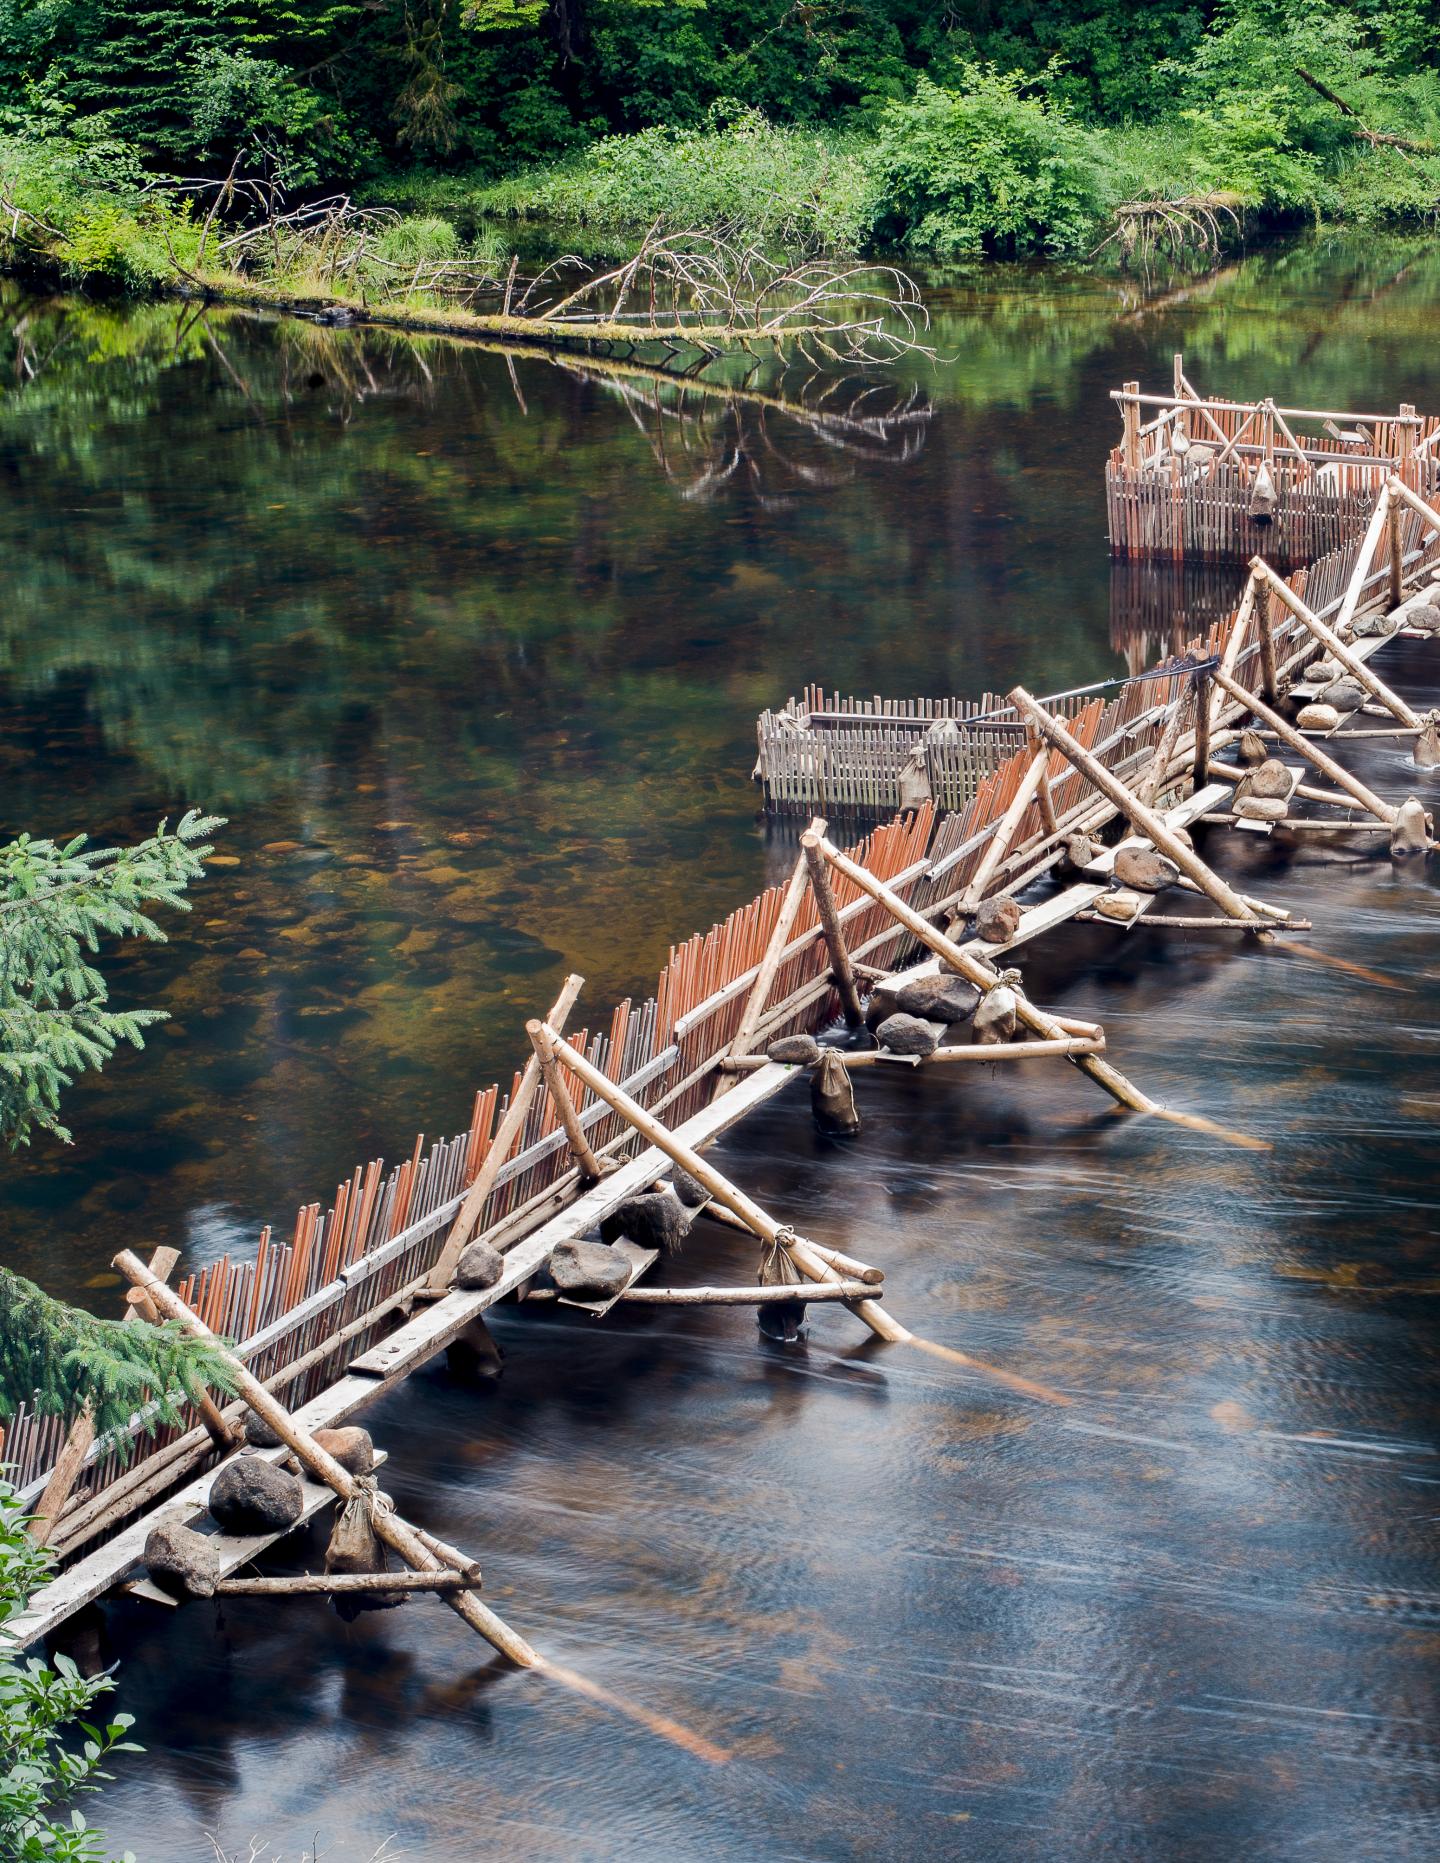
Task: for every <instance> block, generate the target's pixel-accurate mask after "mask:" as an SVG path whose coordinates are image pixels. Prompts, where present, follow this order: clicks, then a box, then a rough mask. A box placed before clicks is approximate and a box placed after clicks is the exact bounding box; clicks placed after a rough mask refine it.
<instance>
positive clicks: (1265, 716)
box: [1215, 672, 1396, 828]
mask: <svg viewBox="0 0 1440 1863" xmlns="http://www.w3.org/2000/svg"><path fill="white" fill-rule="evenodd" d="M1215 678H1216V681H1217V682H1218V684H1219V685H1220V687H1221V689H1222V690H1223V691H1225V692H1228V693H1229V694H1230V697H1231V698H1232V699H1234V700H1236V702H1237V703H1238V704H1241V705H1243V706H1245V707H1246V709H1247V710H1248V711H1252V712H1254V714H1255V716H1256V717H1257V718H1259V719H1261V720H1262V721H1263V722H1264V723H1265V724H1267V725H1268V726H1269V727H1270V729H1271V730H1272V731H1273V732H1274V733H1275V735H1276V737H1278V738H1279V739H1280V741H1281V743H1283V744H1288V745H1289V746H1290V748H1291V749H1292V750H1298V751H1299V753H1300V755H1301V756H1302V757H1306V758H1308V759H1309V761H1310V762H1311V763H1313V764H1314V765H1315V768H1316V769H1317V770H1320V771H1322V772H1323V773H1324V774H1325V775H1326V776H1328V777H1329V778H1330V780H1331V782H1332V783H1334V784H1335V785H1336V786H1337V787H1338V788H1340V789H1343V790H1344V791H1345V792H1346V793H1347V794H1348V795H1352V796H1354V798H1355V800H1356V801H1357V802H1358V803H1359V804H1360V806H1361V808H1363V809H1368V810H1369V811H1370V813H1371V814H1372V815H1373V816H1374V817H1375V819H1376V820H1377V821H1381V822H1384V824H1385V826H1386V827H1387V828H1390V827H1393V826H1394V823H1395V816H1396V810H1394V809H1393V808H1391V806H1390V804H1389V803H1388V802H1382V801H1381V799H1380V797H1379V796H1377V795H1376V794H1375V792H1374V790H1373V789H1367V788H1366V786H1365V784H1364V783H1362V782H1361V781H1360V779H1359V777H1358V776H1352V775H1351V774H1350V772H1349V771H1348V770H1347V769H1346V768H1345V767H1344V766H1343V765H1342V764H1339V763H1337V762H1336V761H1335V759H1334V758H1333V757H1327V756H1326V754H1325V752H1324V751H1323V750H1321V749H1320V747H1319V746H1318V745H1317V744H1315V743H1313V742H1312V741H1311V739H1309V738H1307V737H1305V736H1303V735H1302V734H1301V733H1300V732H1299V731H1297V730H1296V729H1295V727H1294V726H1293V725H1292V724H1290V723H1288V722H1287V721H1286V720H1285V719H1284V718H1282V717H1281V716H1280V714H1279V712H1272V711H1271V710H1270V707H1269V706H1268V705H1266V704H1264V703H1263V702H1262V701H1261V700H1260V699H1257V698H1256V697H1255V695H1254V693H1253V692H1247V691H1246V690H1245V688H1244V687H1243V686H1242V685H1239V684H1237V682H1236V681H1235V680H1233V679H1231V678H1230V677H1229V675H1228V674H1226V673H1218V672H1217V673H1216V675H1215Z"/></svg>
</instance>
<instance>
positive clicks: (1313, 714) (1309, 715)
mask: <svg viewBox="0 0 1440 1863" xmlns="http://www.w3.org/2000/svg"><path fill="white" fill-rule="evenodd" d="M1339 722H1340V714H1339V712H1337V711H1336V709H1335V707H1334V706H1333V705H1302V706H1301V707H1300V709H1299V711H1298V712H1297V713H1296V714H1295V723H1296V726H1297V727H1298V728H1299V729H1300V730H1301V731H1333V730H1334V729H1335V727H1336V725H1338V724H1339Z"/></svg>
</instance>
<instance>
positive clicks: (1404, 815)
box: [1390, 796, 1431, 860]
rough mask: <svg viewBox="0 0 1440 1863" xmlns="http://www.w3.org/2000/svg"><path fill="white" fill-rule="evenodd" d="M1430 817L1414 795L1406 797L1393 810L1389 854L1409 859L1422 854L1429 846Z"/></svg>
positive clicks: (1396, 858)
mask: <svg viewBox="0 0 1440 1863" xmlns="http://www.w3.org/2000/svg"><path fill="white" fill-rule="evenodd" d="M1430 831H1431V822H1430V817H1429V816H1428V815H1427V814H1426V813H1425V810H1424V807H1423V805H1422V804H1421V802H1420V801H1419V799H1418V798H1417V797H1415V796H1410V797H1408V798H1407V799H1406V800H1405V801H1404V802H1402V803H1401V804H1400V807H1399V808H1398V809H1397V810H1396V812H1395V825H1394V827H1393V828H1392V829H1391V830H1390V854H1391V857H1392V859H1395V860H1409V859H1410V858H1412V857H1413V856H1414V855H1416V854H1424V853H1426V852H1427V851H1428V850H1429V847H1430Z"/></svg>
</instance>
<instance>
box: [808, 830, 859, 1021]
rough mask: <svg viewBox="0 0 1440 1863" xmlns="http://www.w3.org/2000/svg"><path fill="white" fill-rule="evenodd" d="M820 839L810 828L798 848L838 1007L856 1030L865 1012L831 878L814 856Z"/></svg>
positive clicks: (822, 862)
mask: <svg viewBox="0 0 1440 1863" xmlns="http://www.w3.org/2000/svg"><path fill="white" fill-rule="evenodd" d="M821 839H823V837H822V836H820V835H817V834H816V832H815V830H814V829H813V828H807V829H806V831H805V833H804V834H802V835H801V837H800V847H801V850H802V852H803V853H804V856H805V866H806V869H807V871H808V873H809V876H810V890H811V892H812V893H813V894H814V895H815V904H816V906H817V908H818V909H819V913H820V929H821V930H822V931H823V932H824V934H825V945H826V949H827V950H828V951H829V953H830V968H831V970H832V971H833V972H834V974H835V987H836V989H838V990H839V992H840V1007H841V1008H842V1009H843V1010H844V1012H845V1020H846V1021H847V1022H848V1023H849V1024H850V1026H851V1028H852V1029H858V1028H859V1026H860V1024H861V1023H862V1022H863V1021H864V1020H865V1011H864V1010H863V1009H862V1008H861V1007H860V992H859V991H858V990H857V989H856V987H855V972H854V970H853V969H852V968H851V965H850V953H849V951H848V950H847V949H846V947H845V932H844V930H843V928H842V926H841V924H840V914H839V912H838V911H837V910H836V907H835V895H834V893H833V892H832V891H831V890H830V876H829V874H827V873H826V871H825V862H824V861H823V860H822V859H821V858H820V855H819V854H818V853H817V852H816V847H817V844H818V843H819V842H820V840H821Z"/></svg>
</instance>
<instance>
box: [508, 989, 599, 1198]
mask: <svg viewBox="0 0 1440 1863" xmlns="http://www.w3.org/2000/svg"><path fill="white" fill-rule="evenodd" d="M525 1033H526V1034H527V1035H528V1036H529V1037H530V1045H531V1046H532V1047H533V1048H534V1050H535V1053H536V1055H537V1056H538V1057H539V1061H540V1072H541V1075H542V1076H543V1078H544V1081H545V1089H546V1091H547V1092H548V1093H549V1095H550V1101H551V1104H552V1105H553V1106H554V1108H555V1110H556V1112H557V1113H558V1114H559V1115H560V1123H561V1125H562V1126H564V1128H565V1137H566V1139H567V1140H568V1141H569V1145H570V1152H571V1156H572V1157H573V1158H574V1160H575V1162H576V1164H578V1165H579V1167H580V1176H581V1178H582V1179H583V1180H584V1182H585V1183H586V1184H598V1183H599V1182H600V1179H601V1178H602V1177H603V1176H604V1174H605V1167H604V1165H602V1164H601V1162H600V1160H599V1159H598V1158H597V1157H596V1156H595V1153H594V1151H593V1150H592V1149H591V1146H590V1141H589V1139H587V1138H586V1136H585V1128H584V1126H582V1125H581V1123H580V1115H579V1113H577V1112H576V1110H575V1102H574V1100H572V1099H571V1097H570V1089H569V1088H568V1087H567V1086H566V1085H565V1081H564V1078H563V1076H562V1075H561V1072H560V1063H559V1062H558V1061H557V1060H556V1058H555V1047H554V1044H553V1043H552V1042H551V1040H550V1037H549V1035H548V1034H547V1033H546V1031H545V1024H544V1023H543V1022H537V1021H535V1020H534V1019H533V1018H532V1019H531V1020H530V1021H529V1022H527V1023H526V1024H525Z"/></svg>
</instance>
